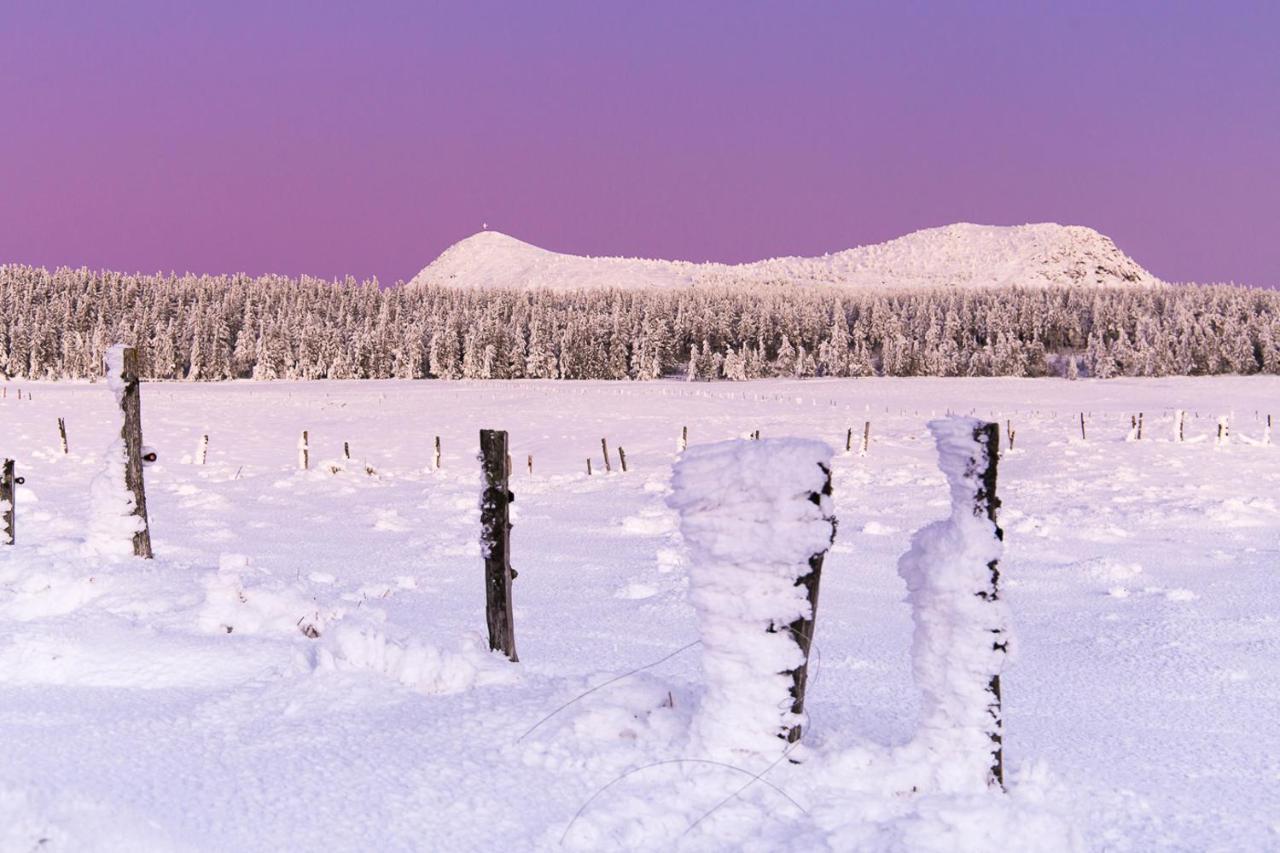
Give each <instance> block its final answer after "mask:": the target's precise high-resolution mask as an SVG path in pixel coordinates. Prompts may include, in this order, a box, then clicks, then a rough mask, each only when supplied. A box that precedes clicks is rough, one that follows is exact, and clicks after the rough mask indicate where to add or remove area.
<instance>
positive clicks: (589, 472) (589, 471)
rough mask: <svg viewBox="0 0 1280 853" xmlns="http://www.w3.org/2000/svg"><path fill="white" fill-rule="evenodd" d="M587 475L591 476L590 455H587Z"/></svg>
mask: <svg viewBox="0 0 1280 853" xmlns="http://www.w3.org/2000/svg"><path fill="white" fill-rule="evenodd" d="M587 476H588V477H590V476H591V457H590V456H588V457H587Z"/></svg>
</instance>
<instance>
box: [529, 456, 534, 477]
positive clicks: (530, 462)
mask: <svg viewBox="0 0 1280 853" xmlns="http://www.w3.org/2000/svg"><path fill="white" fill-rule="evenodd" d="M529 476H530V477H532V476H533V454H532V453H530V454H529Z"/></svg>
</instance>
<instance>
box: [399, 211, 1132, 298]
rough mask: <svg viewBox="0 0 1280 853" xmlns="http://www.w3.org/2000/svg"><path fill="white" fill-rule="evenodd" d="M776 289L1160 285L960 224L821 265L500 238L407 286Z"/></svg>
mask: <svg viewBox="0 0 1280 853" xmlns="http://www.w3.org/2000/svg"><path fill="white" fill-rule="evenodd" d="M780 281H787V282H792V283H795V284H818V285H827V286H835V287H842V288H886V287H887V288H893V287H903V288H910V287H933V286H958V287H982V286H989V285H1004V284H1018V285H1044V284H1052V285H1073V284H1100V285H1128V284H1154V283H1156V282H1157V279H1156V278H1155V277H1154V276H1153V275H1151V274H1150V273H1149V272H1147V271H1146V270H1144V269H1143V268H1142V267H1140V266H1139V265H1138V264H1137V263H1135V262H1134V261H1133V260H1132V259H1130V258H1129V257H1127V256H1126V255H1125V254H1124V253H1123V252H1121V251H1120V250H1119V249H1118V248H1116V245H1115V244H1114V243H1113V242H1112V241H1111V240H1110V239H1109V238H1107V237H1105V236H1104V235H1102V234H1099V233H1098V232H1097V231H1094V230H1093V229H1091V228H1085V227H1083V226H1063V225H1057V224H1053V223H1040V224H1034V225H1017V226H997V225H973V224H969V223H957V224H955V225H947V226H944V227H941V228H928V229H925V230H923V231H916V232H914V233H911V234H908V235H906V236H904V237H899V238H897V239H896V240H890V241H889V242H887V243H879V244H876V245H872V246H861V247H858V248H854V249H848V250H846V251H842V252H836V253H834V254H828V255H823V256H822V257H819V258H772V259H769V260H764V261H756V262H754V263H749V264H739V265H736V266H735V265H729V264H715V263H705V264H696V263H690V262H688V261H662V260H643V259H638V258H591V257H579V256H576V255H566V254H560V253H557V252H549V251H547V250H545V249H540V248H538V247H537V246H533V245H530V244H528V243H525V242H522V241H520V240H517V239H515V238H513V237H508V236H507V235H505V234H502V233H499V232H497V231H481V232H480V233H478V234H475V235H473V236H471V237H468V238H466V239H465V240H462V241H461V242H458V243H455V244H454V245H453V246H451V247H449V248H448V249H446V250H445V251H444V252H443V253H442V254H441V255H440V257H438V258H436V260H435V261H433V262H432V263H431V264H429V265H428V266H427V267H425V268H424V269H423V270H422V271H421V272H420V273H418V275H417V276H416V277H415V278H414V279H413V281H412V282H410V284H411V285H425V284H437V285H449V286H453V287H474V288H486V287H493V288H509V289H516V290H524V289H532V288H548V289H551V290H578V289H592V288H683V287H689V286H692V285H701V284H713V285H714V284H734V283H736V284H744V283H756V284H769V283H776V282H780Z"/></svg>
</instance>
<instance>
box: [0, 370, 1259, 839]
mask: <svg viewBox="0 0 1280 853" xmlns="http://www.w3.org/2000/svg"><path fill="white" fill-rule="evenodd" d="M17 387H18V386H17V384H16V383H10V384H9V387H8V391H7V396H5V397H4V398H3V399H0V456H5V457H12V458H15V459H16V460H18V466H19V470H18V473H19V474H20V475H23V476H25V477H26V484H25V486H23V487H21V488H20V490H19V494H18V521H17V538H18V542H17V544H16V545H15V546H13V547H2V546H0V750H2V753H3V761H2V762H0V849H2V850H6V851H8V850H14V851H30V850H41V851H47V850H130V851H135V850H150V849H161V850H188V849H194V850H281V849H293V850H329V849H333V850H449V851H460V850H488V849H493V850H498V849H504V850H525V849H557V848H559V847H560V846H561V845H563V847H564V848H566V849H579V850H601V849H615V848H641V849H662V850H669V849H690V850H719V849H724V850H737V849H759V850H779V849H795V850H828V849H829V850H855V849H867V850H878V849H904V850H923V849H972V850H1000V849H1003V850H1011V851H1012V850H1031V849H1062V848H1066V849H1071V848H1072V847H1073V846H1074V847H1075V848H1077V849H1088V850H1134V851H1150V850H1164V849H1185V850H1263V849H1276V848H1277V847H1280V730H1278V729H1277V726H1276V720H1277V715H1278V713H1280V712H1278V711H1277V709H1278V708H1280V537H1278V536H1277V532H1278V531H1280V448H1277V447H1272V446H1262V445H1261V444H1258V443H1256V442H1260V441H1261V440H1262V438H1263V434H1264V422H1265V418H1266V414H1267V412H1268V411H1269V408H1270V407H1274V408H1275V410H1276V411H1275V414H1277V415H1280V380H1276V379H1268V378H1247V379H1244V378H1212V379H1177V380H1112V381H1108V382H1086V381H1081V382H1064V381H1056V380H952V379H909V380H887V379H870V380H842V381H807V382H781V381H768V382H758V383H751V384H741V385H738V384H717V385H690V384H685V383H674V382H670V383H668V382H659V383H646V384H618V383H612V384H610V383H566V382H560V383H533V382H525V383H497V382H490V383H483V384H467V383H444V382H416V383H401V382H361V383H340V382H328V383H316V384H289V383H273V384H257V385H255V384H245V383H235V384H222V385H181V384H158V385H146V386H144V388H143V420H144V429H145V438H146V441H147V443H148V444H150V445H152V446H153V447H155V448H156V450H157V451H158V453H159V461H158V462H157V463H156V464H155V465H153V466H151V467H150V468H148V469H147V472H146V478H147V488H148V500H149V504H150V515H151V527H152V535H153V541H154V544H155V551H156V555H157V556H156V559H155V560H154V561H151V562H146V561H141V560H134V559H120V560H113V559H110V558H105V557H102V556H94V550H93V548H92V547H91V546H92V545H94V543H93V542H87V541H86V538H87V537H88V534H87V532H86V530H87V526H88V520H89V518H90V483H91V482H92V481H93V478H94V477H95V475H96V474H97V473H98V472H99V471H100V470H101V468H102V465H103V458H104V454H105V452H106V450H107V448H108V446H109V444H110V442H111V436H110V435H109V432H110V423H111V418H110V413H111V407H112V405H113V401H112V396H111V394H110V392H109V391H108V390H107V389H106V388H105V386H103V385H101V384H98V385H88V384H41V383H30V384H24V385H23V386H22V387H23V391H24V393H23V399H21V400H19V399H17V394H16V391H17ZM1175 409H1185V410H1187V420H1186V434H1187V438H1188V442H1186V443H1182V444H1175V443H1174V442H1172V441H1171V438H1172V437H1173V435H1174V429H1173V410H1175ZM947 410H952V411H956V412H960V413H964V414H968V413H970V412H971V411H972V412H974V413H975V414H977V415H979V416H982V417H995V418H998V419H999V420H1000V422H1001V428H1002V432H1003V430H1004V426H1005V422H1006V421H1009V422H1010V423H1011V424H1012V427H1013V429H1014V430H1015V433H1016V440H1015V445H1014V448H1013V449H1012V450H1010V451H1008V452H1006V454H1005V455H1004V457H1003V459H1002V460H1001V463H1000V475H1001V480H1000V495H1001V498H1002V499H1003V502H1004V506H1003V509H1002V512H1001V523H1002V524H1003V526H1004V528H1005V530H1006V547H1005V552H1004V558H1003V562H1002V584H1003V592H1004V597H1005V600H1006V601H1007V603H1008V605H1009V608H1010V611H1011V614H1012V622H1013V636H1014V647H1013V649H1014V654H1013V656H1012V658H1011V660H1010V662H1009V664H1008V665H1007V666H1006V668H1005V670H1004V675H1003V685H1002V686H1003V692H1004V722H1005V747H1006V761H1007V763H1008V766H1009V768H1010V772H1009V780H1010V784H1009V791H1008V794H1006V795H1001V794H996V793H984V794H971V795H947V794H942V793H938V792H937V791H936V790H933V789H932V788H931V786H930V780H929V779H928V778H927V774H925V773H923V772H922V771H921V770H920V768H919V767H918V766H917V765H913V764H912V763H911V761H910V760H909V759H910V755H911V752H910V750H909V749H906V748H904V746H905V745H906V744H907V743H908V742H909V741H910V740H911V739H912V736H913V734H914V732H915V728H916V721H917V716H918V712H919V707H920V701H919V696H918V693H917V691H916V689H915V687H914V685H913V683H912V675H911V660H910V647H911V639H912V623H911V615H910V610H909V607H908V605H907V604H906V603H905V597H906V592H907V591H906V587H905V584H904V583H903V581H902V579H901V578H900V577H899V575H898V571H897V562H898V558H899V557H900V556H901V555H902V554H903V552H905V551H906V550H907V548H908V544H909V538H910V535H911V533H912V532H913V531H914V530H915V529H916V528H918V527H921V526H923V525H925V524H927V523H929V522H931V521H934V520H937V519H939V518H941V517H943V516H945V515H946V514H947V508H948V492H947V486H946V483H945V481H944V479H943V476H942V474H941V473H940V472H939V470H938V467H937V461H936V454H935V450H934V446H933V442H932V440H931V439H930V438H929V435H928V433H927V431H926V428H925V423H926V421H928V420H929V419H930V418H931V417H933V416H940V415H942V414H944V413H945V412H946V411H947ZM1081 411H1084V412H1085V414H1086V417H1087V418H1088V424H1087V427H1088V440H1087V441H1086V442H1082V441H1081V440H1080V427H1079V416H1080V413H1081ZM1138 412H1143V413H1144V415H1145V417H1144V436H1143V440H1142V441H1140V442H1138V441H1126V440H1125V438H1126V435H1127V434H1128V433H1129V431H1130V429H1129V425H1130V415H1131V414H1136V413H1138ZM1220 415H1229V416H1230V418H1231V420H1230V439H1231V440H1230V444H1229V445H1228V446H1225V447H1218V446H1216V444H1215V441H1214V440H1213V438H1212V435H1213V434H1214V433H1216V429H1217V418H1218V417H1219V416H1220ZM58 417H64V418H65V419H66V422H67V429H68V433H69V440H70V451H71V452H70V454H69V455H67V456H64V455H63V454H62V452H61V448H60V446H59V439H58V433H57V425H56V420H57V418H58ZM866 420H870V421H871V423H872V435H871V445H870V451H869V453H868V454H867V455H866V456H865V457H864V456H861V455H859V454H858V453H857V452H856V446H857V436H858V434H859V433H860V432H861V429H862V425H863V423H864V421H866ZM682 426H688V428H689V441H690V444H691V445H696V444H701V443H704V442H711V441H716V440H721V439H726V438H732V437H737V436H742V435H745V434H746V433H748V432H750V431H753V430H756V429H759V430H760V431H761V433H762V435H763V436H764V437H779V436H796V437H803V438H818V439H822V440H824V441H826V442H828V443H829V444H831V445H832V446H833V447H834V448H835V450H836V451H837V455H836V457H835V459H834V507H835V513H836V516H837V517H838V519H839V529H838V532H837V536H836V540H835V545H834V547H833V549H832V551H831V553H830V554H829V555H828V556H827V561H826V567H825V569H824V574H823V578H822V590H821V599H820V604H819V612H818V622H817V632H816V639H815V652H814V658H813V662H812V664H811V672H810V687H809V697H808V702H807V711H808V714H809V719H808V730H807V735H806V740H805V745H804V746H803V748H802V750H801V751H800V752H799V753H796V757H800V758H801V759H802V760H801V761H800V762H799V763H791V762H789V761H783V762H780V763H777V764H774V765H773V766H771V767H768V762H766V763H764V764H759V763H751V762H750V761H749V760H746V759H744V761H743V762H742V763H741V764H740V765H739V766H725V765H721V764H716V763H711V762H709V761H705V760H701V759H703V758H705V756H702V755H700V754H699V753H698V752H697V751H696V743H697V742H696V740H691V739H690V732H691V731H694V730H695V729H696V725H695V720H694V717H695V715H696V713H697V709H698V705H699V701H700V698H701V695H702V689H703V687H702V685H703V678H702V676H701V674H700V668H699V661H700V654H701V649H700V647H699V646H698V645H696V644H694V643H695V641H696V640H697V638H698V625H697V623H696V618H695V612H694V609H693V608H692V607H691V605H690V604H689V602H688V600H687V593H688V577H689V565H688V559H689V558H688V554H687V552H686V551H685V549H684V546H683V544H682V542H681V541H680V538H679V533H678V526H677V518H676V516H675V514H674V512H673V511H672V510H671V509H669V508H668V506H667V500H668V496H669V491H670V481H671V469H672V465H673V463H674V462H675V460H676V441H677V438H678V436H679V433H680V428H681V427H682ZM481 427H493V428H501V429H507V430H509V431H510V435H511V446H512V453H513V456H514V462H515V465H514V469H515V470H514V475H513V490H514V491H515V494H516V502H515V504H514V507H513V509H514V513H515V516H514V522H515V529H514V531H513V534H512V538H513V555H514V556H513V564H514V566H515V568H516V569H517V570H518V572H519V578H518V579H517V580H516V581H515V584H514V597H515V602H516V638H517V644H518V648H519V651H520V658H521V663H519V664H511V663H508V662H506V661H505V659H503V658H500V657H498V656H496V655H491V654H489V653H488V652H487V651H486V650H485V648H486V644H485V641H484V638H483V630H484V590H483V583H482V582H483V574H482V565H481V560H480V555H479V547H478V542H477V536H478V528H479V510H478V493H479V480H478V477H479V474H478V465H477V463H476V461H475V452H476V448H477V437H476V436H477V430H478V429H479V428H481ZM850 427H852V428H854V431H855V452H854V453H852V454H845V453H843V451H844V439H845V431H846V429H848V428H850ZM303 429H306V430H309V432H310V436H311V453H312V459H313V463H314V464H313V466H312V470H310V471H308V472H301V471H299V470H297V461H296V460H297V450H296V442H297V439H298V435H299V433H300V431H301V430H303ZM203 433H208V435H209V437H210V443H209V453H208V462H207V464H206V465H204V466H199V465H195V464H191V457H193V456H194V455H195V454H196V451H197V447H198V440H199V437H200V435H201V434H203ZM436 435H439V436H440V437H441V440H442V445H443V466H442V468H441V469H440V470H439V471H432V470H430V468H431V457H432V448H431V445H432V439H433V437H434V436H436ZM602 437H607V438H608V439H609V443H610V447H611V449H612V448H615V447H617V446H618V445H621V446H622V447H623V448H625V450H626V454H627V461H628V465H629V467H630V471H629V472H628V473H626V474H623V473H620V472H618V470H617V467H618V462H617V457H616V455H615V456H614V458H613V465H614V472H613V473H612V474H609V475H604V474H602V473H601V468H602V464H601V462H602V460H601V459H600V439H601V438H602ZM1249 440H1252V441H1253V442H1255V443H1250V442H1249ZM344 441H347V442H350V446H351V451H352V457H353V460H352V462H351V463H343V462H342V461H341V456H342V443H343V442H344ZM529 454H532V456H533V466H534V470H533V474H532V476H530V474H529V473H528V471H527V467H526V466H527V463H526V457H527V456H528V455H529ZM588 457H591V458H592V459H593V465H594V467H595V470H596V475H595V476H592V477H588V476H587V475H586V459H587V458H588ZM331 460H332V461H335V462H336V464H337V465H338V466H340V470H338V471H337V472H336V473H332V472H331V471H330V470H329V467H330V466H329V465H327V464H326V463H328V462H329V461H331ZM366 465H367V466H369V467H370V468H371V469H372V470H373V472H374V473H373V474H372V475H371V474H368V473H366V470H365V466H366ZM309 635H310V636H309ZM655 662H657V663H656V665H653V666H649V667H648V668H646V669H644V670H643V671H641V672H638V673H635V674H632V675H628V676H626V677H623V678H618V679H617V680H612V679H615V678H617V677H618V676H621V675H623V674H624V673H628V672H631V671H632V670H635V669H637V668H640V667H646V666H647V665H649V664H655ZM606 682H608V683H607V686H604V687H601V688H600V689H597V690H594V691H592V692H590V693H589V694H587V695H585V696H582V694H584V693H586V691H588V690H589V689H590V688H593V687H595V686H597V685H601V684H605V683H606ZM579 696H581V697H582V698H580V699H578V701H575V702H572V704H568V705H567V706H566V703H569V702H570V701H571V700H573V699H575V697H579ZM553 712H555V713H553ZM766 767H768V770H767V772H766V773H764V774H763V775H762V777H761V778H759V779H757V780H755V781H754V782H752V778H753V776H755V775H757V774H760V772H761V771H762V770H765V769H766ZM748 782H751V784H749V785H748V784H747V783H748ZM913 789H914V790H913ZM735 794H736V796H735Z"/></svg>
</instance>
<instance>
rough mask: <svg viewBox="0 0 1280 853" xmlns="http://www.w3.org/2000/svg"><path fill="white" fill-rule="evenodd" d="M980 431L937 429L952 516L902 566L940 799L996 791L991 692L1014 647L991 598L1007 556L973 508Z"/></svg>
mask: <svg viewBox="0 0 1280 853" xmlns="http://www.w3.org/2000/svg"><path fill="white" fill-rule="evenodd" d="M982 424H983V422H982V421H980V420H977V419H976V418H963V417H950V418H944V419H940V420H935V421H931V422H930V423H929V431H930V432H931V433H932V435H933V439H934V442H935V443H936V445H937V448H938V466H939V468H941V469H942V473H943V474H944V475H945V476H946V478H947V486H948V489H949V490H950V496H951V514H950V516H948V517H947V518H946V519H945V520H943V521H937V522H934V523H933V524H930V525H928V526H927V527H924V528H922V529H920V530H918V531H916V533H915V534H914V535H913V536H912V537H911V549H910V550H909V551H907V553H905V554H904V555H903V556H902V558H901V559H900V560H899V561H898V574H899V575H901V577H902V579H903V580H904V581H906V584H907V590H908V595H907V600H908V601H909V602H910V604H911V616H912V620H913V621H914V623H915V634H914V637H913V640H912V644H911V664H912V672H913V673H914V675H915V680H916V686H917V687H918V688H919V689H920V693H921V713H920V729H919V732H918V734H917V736H916V742H915V744H914V746H915V747H916V749H917V751H918V752H919V753H920V754H921V757H922V759H923V760H925V761H927V762H928V763H929V765H930V766H931V767H932V768H933V778H932V780H931V781H932V783H933V785H934V786H935V787H936V789H937V790H942V791H946V792H954V793H973V792H980V791H982V790H983V789H985V788H986V787H987V785H988V784H989V776H990V768H991V765H992V751H993V749H992V740H991V735H992V734H993V733H994V734H999V728H998V725H996V723H995V720H996V719H998V718H996V717H995V716H994V714H995V713H996V712H997V711H998V709H997V708H995V707H994V706H993V696H992V694H991V693H990V692H989V689H988V685H989V684H990V681H991V679H992V677H994V676H998V675H999V674H1000V670H1001V668H1002V666H1003V664H1004V660H1005V657H1006V649H1005V648H1003V647H1004V646H1005V644H1007V642H1008V638H1009V627H1008V626H1009V614H1008V612H1007V610H1006V607H1005V604H1004V602H1003V601H1001V600H999V598H998V597H997V596H995V595H994V594H993V592H994V591H993V588H992V585H993V583H994V581H993V579H992V572H991V568H990V565H991V563H993V562H994V561H997V560H999V559H1000V556H1001V553H1002V552H1003V546H1002V544H1001V542H1000V540H999V539H998V538H997V536H996V526H995V525H994V524H993V523H992V522H991V520H990V519H988V518H987V516H986V514H985V511H984V510H982V508H980V507H978V506H977V505H976V500H975V498H976V495H977V494H978V491H979V489H980V488H982V481H981V474H982V471H983V470H984V469H985V468H986V465H987V453H988V448H987V447H986V446H985V444H984V443H982V442H980V441H978V440H976V439H975V437H974V431H975V430H976V429H977V428H978V427H980V426H982ZM997 638H998V639H997ZM997 643H999V644H1000V646H1002V647H1001V648H997V647H996V645H997Z"/></svg>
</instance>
